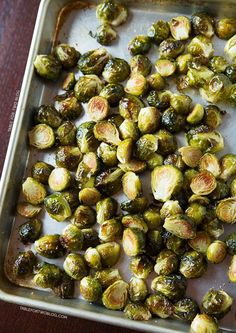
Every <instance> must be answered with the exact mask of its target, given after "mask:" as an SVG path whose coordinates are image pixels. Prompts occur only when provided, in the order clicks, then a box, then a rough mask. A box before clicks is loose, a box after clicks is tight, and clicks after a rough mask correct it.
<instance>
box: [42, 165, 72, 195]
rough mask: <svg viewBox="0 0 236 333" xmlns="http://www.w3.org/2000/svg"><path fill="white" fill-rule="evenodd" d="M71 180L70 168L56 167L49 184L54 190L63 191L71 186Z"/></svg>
mask: <svg viewBox="0 0 236 333" xmlns="http://www.w3.org/2000/svg"><path fill="white" fill-rule="evenodd" d="M71 181H72V178H71V174H70V172H69V170H67V169H66V168H55V169H53V170H52V172H51V174H50V176H49V178H48V185H49V187H50V189H51V190H52V191H55V192H56V191H63V190H65V189H67V188H68V187H69V186H70V184H71Z"/></svg>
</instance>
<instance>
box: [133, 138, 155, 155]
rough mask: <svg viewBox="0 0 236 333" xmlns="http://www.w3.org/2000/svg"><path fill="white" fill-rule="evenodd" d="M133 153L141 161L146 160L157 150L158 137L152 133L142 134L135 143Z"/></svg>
mask: <svg viewBox="0 0 236 333" xmlns="http://www.w3.org/2000/svg"><path fill="white" fill-rule="evenodd" d="M135 148H136V149H135V154H136V157H137V158H138V159H140V160H141V161H146V160H148V158H149V157H150V156H151V155H152V154H153V153H155V152H156V151H157V148H158V139H157V137H156V136H155V135H153V134H144V135H143V136H141V137H140V138H139V139H138V141H136V144H135Z"/></svg>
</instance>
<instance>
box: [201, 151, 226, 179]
mask: <svg viewBox="0 0 236 333" xmlns="http://www.w3.org/2000/svg"><path fill="white" fill-rule="evenodd" d="M204 170H206V171H209V172H211V173H212V174H213V175H214V176H215V177H219V175H220V173H221V169H220V163H219V160H218V158H217V157H216V156H215V155H214V154H210V153H206V154H204V155H203V156H202V157H201V159H200V161H199V171H204Z"/></svg>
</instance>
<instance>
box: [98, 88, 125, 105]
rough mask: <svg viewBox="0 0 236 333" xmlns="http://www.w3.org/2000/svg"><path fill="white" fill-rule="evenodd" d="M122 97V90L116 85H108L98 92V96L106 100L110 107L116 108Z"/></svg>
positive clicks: (123, 92) (123, 93)
mask: <svg viewBox="0 0 236 333" xmlns="http://www.w3.org/2000/svg"><path fill="white" fill-rule="evenodd" d="M124 95H125V91H124V88H123V86H122V85H121V84H118V83H109V84H107V85H106V86H105V87H104V88H103V89H102V90H101V92H100V96H101V97H104V98H106V100H107V101H108V103H109V105H110V106H118V104H119V102H120V100H121V98H122V97H124Z"/></svg>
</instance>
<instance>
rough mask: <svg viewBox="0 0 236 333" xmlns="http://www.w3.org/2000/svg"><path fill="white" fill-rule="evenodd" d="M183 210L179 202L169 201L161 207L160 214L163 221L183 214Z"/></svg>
mask: <svg viewBox="0 0 236 333" xmlns="http://www.w3.org/2000/svg"><path fill="white" fill-rule="evenodd" d="M182 213H183V210H182V208H181V206H180V205H179V202H178V201H177V200H167V201H166V202H165V203H164V204H163V205H162V207H161V210H160V214H161V219H162V220H165V218H167V217H170V216H173V215H176V214H182Z"/></svg>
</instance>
